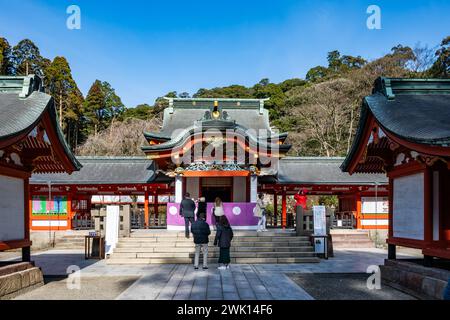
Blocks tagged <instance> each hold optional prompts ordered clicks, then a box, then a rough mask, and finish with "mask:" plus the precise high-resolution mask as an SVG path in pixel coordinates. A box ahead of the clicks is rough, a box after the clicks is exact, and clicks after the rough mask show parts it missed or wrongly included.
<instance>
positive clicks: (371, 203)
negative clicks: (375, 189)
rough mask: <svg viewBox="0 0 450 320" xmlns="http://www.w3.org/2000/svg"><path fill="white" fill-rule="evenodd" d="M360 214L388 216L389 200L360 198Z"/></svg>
mask: <svg viewBox="0 0 450 320" xmlns="http://www.w3.org/2000/svg"><path fill="white" fill-rule="evenodd" d="M361 213H365V214H374V213H381V214H388V213H389V199H388V198H387V197H378V198H375V197H361Z"/></svg>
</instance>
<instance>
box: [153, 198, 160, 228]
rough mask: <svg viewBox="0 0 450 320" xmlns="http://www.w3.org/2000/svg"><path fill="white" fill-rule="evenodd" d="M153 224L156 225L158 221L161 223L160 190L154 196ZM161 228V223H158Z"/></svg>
mask: <svg viewBox="0 0 450 320" xmlns="http://www.w3.org/2000/svg"><path fill="white" fill-rule="evenodd" d="M153 212H154V214H155V215H154V216H153V224H154V225H156V221H157V220H158V221H159V203H158V190H156V191H155V193H154V195H153ZM158 226H159V223H158Z"/></svg>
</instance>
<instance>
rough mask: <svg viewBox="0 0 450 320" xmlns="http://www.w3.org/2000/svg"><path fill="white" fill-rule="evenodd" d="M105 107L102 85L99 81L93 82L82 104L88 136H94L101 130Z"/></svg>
mask: <svg viewBox="0 0 450 320" xmlns="http://www.w3.org/2000/svg"><path fill="white" fill-rule="evenodd" d="M105 107H106V106H105V95H104V93H103V88H102V83H101V82H100V80H95V82H94V83H93V84H92V86H91V88H90V89H89V92H88V94H87V96H86V100H85V102H84V116H85V117H86V122H87V132H88V134H90V133H94V135H97V133H98V132H99V130H101V129H102V125H103V120H104V118H105V113H106V110H105Z"/></svg>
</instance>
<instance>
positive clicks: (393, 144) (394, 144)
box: [389, 140, 400, 151]
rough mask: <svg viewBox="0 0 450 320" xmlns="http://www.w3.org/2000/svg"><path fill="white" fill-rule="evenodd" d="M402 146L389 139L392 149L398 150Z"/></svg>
mask: <svg viewBox="0 0 450 320" xmlns="http://www.w3.org/2000/svg"><path fill="white" fill-rule="evenodd" d="M399 147H400V145H399V144H398V143H396V142H394V141H392V140H389V149H391V150H392V151H395V150H397V149H398V148H399Z"/></svg>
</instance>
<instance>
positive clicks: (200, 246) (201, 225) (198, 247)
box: [191, 202, 211, 270]
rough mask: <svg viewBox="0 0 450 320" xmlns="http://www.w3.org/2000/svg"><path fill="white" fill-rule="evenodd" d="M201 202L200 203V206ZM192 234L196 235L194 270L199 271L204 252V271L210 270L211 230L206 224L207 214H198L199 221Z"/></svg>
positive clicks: (195, 224) (195, 223)
mask: <svg viewBox="0 0 450 320" xmlns="http://www.w3.org/2000/svg"><path fill="white" fill-rule="evenodd" d="M200 203H201V202H199V204H200ZM191 232H192V234H193V235H194V244H195V258H194V269H195V270H198V263H199V260H200V251H202V252H203V270H206V269H208V243H209V235H210V234H211V229H210V228H209V224H208V223H207V222H206V214H205V212H201V211H200V210H199V211H198V212H197V220H196V221H195V222H194V223H193V224H192V226H191Z"/></svg>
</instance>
